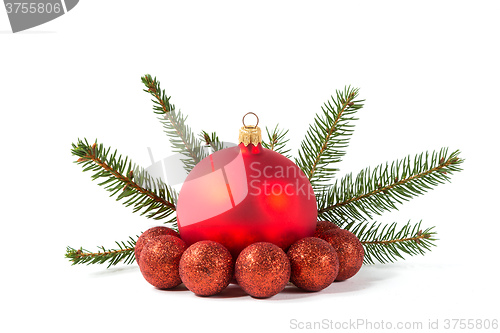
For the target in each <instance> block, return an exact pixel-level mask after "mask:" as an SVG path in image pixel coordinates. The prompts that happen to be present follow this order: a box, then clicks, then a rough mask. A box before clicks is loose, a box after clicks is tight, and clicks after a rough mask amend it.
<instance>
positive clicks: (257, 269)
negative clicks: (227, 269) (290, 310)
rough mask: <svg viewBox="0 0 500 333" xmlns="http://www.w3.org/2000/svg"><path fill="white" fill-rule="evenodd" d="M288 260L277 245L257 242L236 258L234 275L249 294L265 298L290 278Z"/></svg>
mask: <svg viewBox="0 0 500 333" xmlns="http://www.w3.org/2000/svg"><path fill="white" fill-rule="evenodd" d="M290 270H291V268H290V261H289V260H288V257H287V255H286V253H285V252H284V251H283V250H282V249H281V248H280V247H278V246H276V245H274V244H271V243H267V242H258V243H254V244H251V245H249V246H247V247H246V248H245V249H243V251H241V253H240V255H239V256H238V259H236V265H235V276H236V280H237V281H238V284H239V285H240V287H241V288H242V289H243V290H244V291H245V292H246V293H248V294H249V295H250V296H253V297H256V298H266V297H271V296H273V295H276V294H277V293H279V292H280V291H282V290H283V288H285V286H286V284H287V283H288V281H289V280H290Z"/></svg>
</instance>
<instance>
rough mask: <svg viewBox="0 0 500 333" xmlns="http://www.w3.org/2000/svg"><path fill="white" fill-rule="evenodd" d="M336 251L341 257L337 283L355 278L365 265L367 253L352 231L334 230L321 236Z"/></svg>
mask: <svg viewBox="0 0 500 333" xmlns="http://www.w3.org/2000/svg"><path fill="white" fill-rule="evenodd" d="M321 238H322V239H324V240H326V241H327V242H328V243H330V245H331V246H332V247H333V248H334V249H335V251H336V252H337V255H338V257H339V274H338V275H337V278H336V279H335V281H343V280H347V279H349V278H351V277H353V276H354V275H355V274H356V273H357V272H358V271H359V269H360V268H361V266H362V265H363V258H364V256H365V251H364V250H363V245H362V244H361V242H360V241H359V239H358V238H357V237H356V236H355V235H354V234H353V233H352V232H350V231H347V230H344V229H340V228H339V229H332V230H328V231H326V232H325V233H324V234H322V235H321Z"/></svg>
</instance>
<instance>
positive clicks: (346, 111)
mask: <svg viewBox="0 0 500 333" xmlns="http://www.w3.org/2000/svg"><path fill="white" fill-rule="evenodd" d="M358 93H359V89H357V88H351V87H350V86H349V87H346V88H345V89H344V90H343V91H339V90H337V92H336V97H335V98H334V97H333V96H332V100H331V101H328V102H326V103H325V104H324V106H323V107H321V109H322V111H323V112H322V113H320V114H317V115H316V117H315V118H314V122H313V123H312V124H311V125H310V126H309V129H308V130H307V133H306V136H305V138H304V140H302V143H301V145H300V150H299V157H298V158H296V160H295V161H296V164H297V165H298V166H299V168H300V169H302V171H303V172H304V174H305V175H306V176H307V178H308V179H309V181H310V182H311V185H312V187H313V189H314V192H315V193H316V194H320V193H322V192H323V190H325V189H326V187H327V186H328V182H329V181H330V180H331V179H332V178H333V176H334V174H335V172H337V171H338V170H339V169H338V168H336V167H334V166H333V165H334V164H335V163H338V162H340V161H341V159H342V157H343V156H344V155H345V153H346V152H345V148H347V145H348V143H349V138H350V135H351V134H352V132H353V127H354V125H352V124H351V121H353V120H356V119H357V118H355V117H354V114H355V113H356V111H358V110H359V109H361V108H362V107H363V104H361V102H363V100H358V99H357V97H358Z"/></svg>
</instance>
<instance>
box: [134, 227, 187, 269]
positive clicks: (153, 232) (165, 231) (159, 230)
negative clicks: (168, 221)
mask: <svg viewBox="0 0 500 333" xmlns="http://www.w3.org/2000/svg"><path fill="white" fill-rule="evenodd" d="M160 235H170V236H176V237H180V236H179V233H178V232H177V231H175V230H173V229H170V228H167V227H161V226H160V227H153V228H151V229H148V230H146V231H144V232H143V233H142V234H141V236H139V239H137V242H136V243H135V250H134V254H135V261H136V262H137V264H139V259H140V257H141V251H142V248H143V247H144V245H146V243H147V242H149V241H150V240H152V239H153V238H155V237H157V236H160Z"/></svg>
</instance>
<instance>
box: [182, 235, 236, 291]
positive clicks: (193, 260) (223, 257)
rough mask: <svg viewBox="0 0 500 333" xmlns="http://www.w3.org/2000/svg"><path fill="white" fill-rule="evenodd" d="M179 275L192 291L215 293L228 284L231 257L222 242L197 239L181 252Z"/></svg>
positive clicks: (231, 271) (231, 262)
mask: <svg viewBox="0 0 500 333" xmlns="http://www.w3.org/2000/svg"><path fill="white" fill-rule="evenodd" d="M179 275H180V277H181V280H182V282H183V283H184V285H185V286H186V287H187V288H188V289H189V290H191V291H192V292H193V293H195V294H197V295H200V296H211V295H215V294H218V293H220V292H221V291H222V290H224V289H225V288H226V287H227V286H228V284H229V281H230V280H231V277H232V276H233V258H232V257H231V254H230V253H229V251H228V250H227V249H226V248H225V247H224V246H223V245H222V244H220V243H217V242H214V241H210V240H207V241H199V242H197V243H194V244H193V245H191V246H190V247H188V248H187V250H186V251H184V253H183V254H182V257H181V261H180V263H179Z"/></svg>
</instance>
